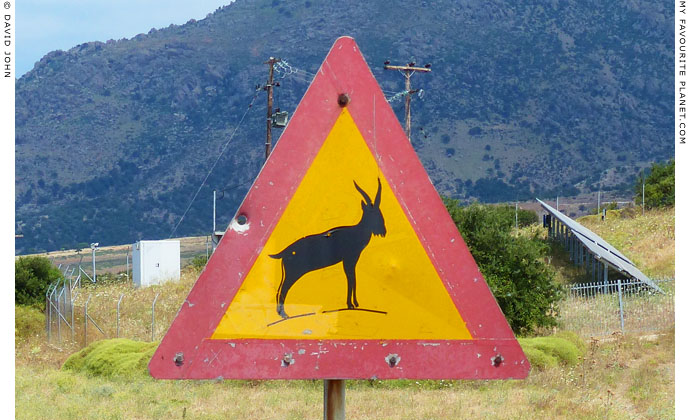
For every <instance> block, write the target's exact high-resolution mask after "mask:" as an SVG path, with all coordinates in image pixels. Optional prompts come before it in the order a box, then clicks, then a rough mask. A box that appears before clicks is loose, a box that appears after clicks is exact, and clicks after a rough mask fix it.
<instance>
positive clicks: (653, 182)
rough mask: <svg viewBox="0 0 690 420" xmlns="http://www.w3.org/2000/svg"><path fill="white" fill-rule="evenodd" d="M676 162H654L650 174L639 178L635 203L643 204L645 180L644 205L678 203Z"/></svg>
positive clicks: (650, 206) (672, 160) (671, 204)
mask: <svg viewBox="0 0 690 420" xmlns="http://www.w3.org/2000/svg"><path fill="white" fill-rule="evenodd" d="M675 172H676V162H675V160H674V159H671V160H669V161H668V162H667V163H653V164H652V168H651V170H650V172H649V175H647V176H646V177H645V176H644V175H642V176H640V177H639V178H638V179H637V184H636V185H635V203H637V204H642V183H643V182H644V187H645V188H644V190H645V191H644V192H645V194H644V205H645V207H646V208H653V207H668V206H673V205H675V203H676V175H675Z"/></svg>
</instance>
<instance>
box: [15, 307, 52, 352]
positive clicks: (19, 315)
mask: <svg viewBox="0 0 690 420" xmlns="http://www.w3.org/2000/svg"><path fill="white" fill-rule="evenodd" d="M45 328H46V316H45V314H44V313H43V312H41V311H40V310H39V309H37V308H36V307H34V306H26V305H14V341H15V342H16V343H19V342H20V341H22V340H25V339H26V338H28V337H31V336H34V335H39V334H41V333H42V332H43V331H44V330H45Z"/></svg>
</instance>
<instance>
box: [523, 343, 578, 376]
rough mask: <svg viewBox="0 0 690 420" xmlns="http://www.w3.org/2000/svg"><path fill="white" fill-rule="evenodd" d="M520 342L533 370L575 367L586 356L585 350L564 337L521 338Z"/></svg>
mask: <svg viewBox="0 0 690 420" xmlns="http://www.w3.org/2000/svg"><path fill="white" fill-rule="evenodd" d="M577 339H579V337H577ZM518 341H519V342H520V346H521V347H522V350H523V351H524V352H525V356H527V360H529V362H530V364H531V365H532V368H535V369H538V370H544V369H545V368H548V367H553V366H556V365H562V366H570V365H575V364H577V362H578V358H580V357H582V355H583V354H584V349H581V348H580V347H579V346H578V345H577V344H576V343H573V342H572V341H571V340H569V339H567V338H563V337H557V336H549V337H533V338H519V339H518Z"/></svg>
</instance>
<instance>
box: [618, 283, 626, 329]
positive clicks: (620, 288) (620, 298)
mask: <svg viewBox="0 0 690 420" xmlns="http://www.w3.org/2000/svg"><path fill="white" fill-rule="evenodd" d="M618 307H619V308H620V314H621V333H625V321H623V285H622V284H621V279H618Z"/></svg>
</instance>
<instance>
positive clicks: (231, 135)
mask: <svg viewBox="0 0 690 420" xmlns="http://www.w3.org/2000/svg"><path fill="white" fill-rule="evenodd" d="M258 96H259V91H258V90H257V91H256V93H254V97H253V98H252V100H251V102H249V106H247V109H246V110H245V111H244V114H242V118H240V122H239V123H237V125H236V126H235V129H234V130H233V131H232V134H230V138H229V139H228V141H226V142H225V145H223V148H222V149H221V151H220V154H219V155H218V157H217V158H216V161H215V162H213V165H212V166H211V169H209V171H208V173H207V174H206V177H205V178H204V180H203V181H202V182H201V185H199V188H198V189H197V190H196V193H194V196H193V197H192V200H191V201H190V202H189V205H188V206H187V209H186V210H185V211H184V213H182V217H181V218H180V221H179V222H177V224H176V225H175V227H174V228H173V230H172V232H170V236H169V237H168V239H169V238H172V236H173V235H174V234H175V232H176V231H177V228H178V227H179V226H180V224H181V223H182V221H183V220H184V218H185V216H186V215H187V213H188V212H189V209H190V208H192V204H194V201H195V200H196V197H197V196H198V195H199V192H200V191H201V188H203V186H204V185H205V184H206V181H208V177H209V176H211V172H213V169H215V167H216V165H217V164H218V161H220V158H221V157H223V153H225V150H226V149H227V148H228V145H229V144H230V141H232V139H233V137H235V133H237V130H238V129H239V128H240V126H241V125H242V122H243V121H244V118H245V117H246V116H247V113H249V110H250V109H251V108H252V105H254V101H256V98H257V97H258Z"/></svg>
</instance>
